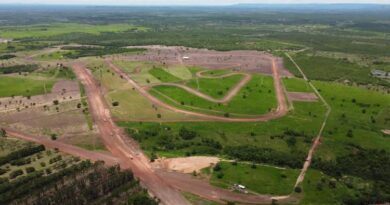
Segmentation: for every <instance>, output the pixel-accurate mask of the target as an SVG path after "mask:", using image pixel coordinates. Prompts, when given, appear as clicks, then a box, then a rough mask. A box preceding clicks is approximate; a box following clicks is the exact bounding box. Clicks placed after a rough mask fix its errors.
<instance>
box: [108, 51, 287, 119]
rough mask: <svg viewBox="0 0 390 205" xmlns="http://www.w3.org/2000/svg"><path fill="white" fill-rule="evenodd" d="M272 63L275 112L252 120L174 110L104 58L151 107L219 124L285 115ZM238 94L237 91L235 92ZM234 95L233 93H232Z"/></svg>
mask: <svg viewBox="0 0 390 205" xmlns="http://www.w3.org/2000/svg"><path fill="white" fill-rule="evenodd" d="M270 60H271V61H272V71H273V78H274V86H275V91H276V98H277V102H278V107H277V109H276V111H273V112H269V113H267V114H264V115H259V116H256V117H253V118H230V117H221V116H215V115H208V114H204V113H197V112H193V111H188V110H182V109H179V108H176V107H174V106H171V105H169V104H167V103H165V102H163V101H161V100H160V99H158V98H156V97H154V96H153V95H151V94H150V93H149V92H148V91H147V90H146V89H144V88H143V87H142V86H140V85H138V83H137V82H135V81H134V80H133V79H132V78H131V77H129V75H128V74H127V73H125V72H124V71H123V70H122V69H121V68H120V67H119V66H116V65H115V64H113V63H112V60H111V59H109V58H106V59H105V61H106V63H107V64H108V65H109V67H110V68H111V69H112V70H113V71H114V72H116V73H117V74H118V75H120V76H121V77H123V79H125V80H127V82H128V83H129V84H130V85H131V86H133V87H134V88H135V89H136V90H137V91H138V92H139V93H140V94H141V95H143V96H144V97H146V98H147V99H148V100H149V101H150V102H151V103H153V105H155V106H159V107H164V108H166V109H168V110H171V111H173V112H176V113H181V114H186V115H192V116H197V117H200V118H202V119H204V121H220V122H263V121H268V120H272V119H277V118H280V117H283V116H284V115H286V114H287V112H288V106H287V102H286V97H285V92H284V88H283V85H282V80H281V77H280V75H279V72H278V70H279V69H278V68H277V67H276V66H277V65H276V62H275V60H274V59H270ZM237 92H238V91H237ZM233 94H234V93H233Z"/></svg>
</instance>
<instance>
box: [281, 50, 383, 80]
mask: <svg viewBox="0 0 390 205" xmlns="http://www.w3.org/2000/svg"><path fill="white" fill-rule="evenodd" d="M291 57H292V58H293V59H294V61H295V62H296V63H297V64H298V65H299V66H300V67H301V68H302V70H303V72H304V73H305V75H306V76H307V77H308V78H309V79H311V80H324V81H337V82H344V81H346V80H348V81H351V82H356V83H360V84H370V83H373V82H374V83H376V84H383V85H389V84H388V83H386V81H384V80H380V79H377V78H374V77H372V76H371V74H370V72H371V68H370V67H368V66H363V65H359V64H357V63H352V62H349V61H347V60H344V59H336V58H330V57H323V56H315V55H311V54H310V53H299V54H295V55H292V56H291ZM284 63H285V67H286V68H288V69H289V70H290V71H291V72H292V73H293V74H294V75H295V76H301V74H300V73H299V72H298V70H297V69H296V68H295V65H293V63H292V62H291V61H290V60H289V59H288V58H287V57H285V59H284Z"/></svg>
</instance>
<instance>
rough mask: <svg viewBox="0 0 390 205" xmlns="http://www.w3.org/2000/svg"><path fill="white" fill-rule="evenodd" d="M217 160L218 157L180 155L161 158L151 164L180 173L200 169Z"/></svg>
mask: <svg viewBox="0 0 390 205" xmlns="http://www.w3.org/2000/svg"><path fill="white" fill-rule="evenodd" d="M218 162H219V158H218V157H201V156H194V157H180V158H168V159H165V158H162V159H158V160H156V161H155V162H154V163H153V166H155V167H156V168H160V169H166V170H170V171H177V172H182V173H192V172H194V171H196V172H199V171H200V170H201V169H203V168H206V167H209V166H210V165H213V164H216V163H218Z"/></svg>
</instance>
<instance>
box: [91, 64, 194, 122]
mask: <svg viewBox="0 0 390 205" xmlns="http://www.w3.org/2000/svg"><path fill="white" fill-rule="evenodd" d="M89 67H90V68H93V70H94V74H95V76H96V79H98V80H101V83H102V84H103V85H104V87H105V89H106V95H105V96H106V100H107V102H108V104H109V106H110V107H111V110H112V113H113V116H114V117H115V118H116V119H117V120H124V121H126V120H130V121H170V120H187V119H196V118H193V117H190V116H186V115H181V114H178V113H173V112H171V111H169V110H166V109H164V108H158V109H156V108H154V107H153V105H152V104H151V103H150V102H148V100H147V99H145V98H144V97H143V96H142V95H141V94H139V93H138V92H137V91H135V90H133V88H132V87H131V86H130V85H128V84H126V82H125V81H124V80H123V79H121V78H120V77H119V76H118V75H115V74H113V73H111V72H110V71H109V70H108V68H107V65H106V64H105V63H104V62H103V61H102V60H93V61H90V63H89ZM95 67H96V68H99V69H100V68H102V69H101V71H100V70H99V69H94V68H95ZM107 70H108V72H107ZM115 101H116V102H118V103H119V106H113V105H112V102H115ZM158 115H161V118H158Z"/></svg>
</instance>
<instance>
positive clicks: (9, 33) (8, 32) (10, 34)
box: [0, 23, 147, 39]
mask: <svg viewBox="0 0 390 205" xmlns="http://www.w3.org/2000/svg"><path fill="white" fill-rule="evenodd" d="M128 30H140V31H145V30H147V29H146V28H145V27H137V26H132V25H129V24H109V25H90V24H77V23H54V24H49V25H48V24H40V25H31V26H5V27H0V31H1V36H2V37H3V38H12V39H20V38H27V37H48V36H55V35H60V34H68V33H80V32H82V33H88V34H99V33H102V32H121V31H128Z"/></svg>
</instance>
